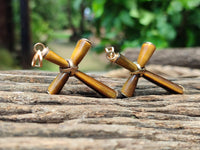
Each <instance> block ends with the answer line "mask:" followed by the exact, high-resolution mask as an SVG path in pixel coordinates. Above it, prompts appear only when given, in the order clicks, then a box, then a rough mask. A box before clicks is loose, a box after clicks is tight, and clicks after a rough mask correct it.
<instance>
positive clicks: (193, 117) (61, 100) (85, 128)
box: [0, 70, 200, 150]
mask: <svg viewBox="0 0 200 150" xmlns="http://www.w3.org/2000/svg"><path fill="white" fill-rule="evenodd" d="M56 74H57V73H52V72H42V71H36V70H35V71H0V149H30V150H33V149H48V150H49V149H50V150H54V149H72V150H75V149H78V150H82V149H101V150H102V149H103V150H110V149H139V150H143V149H150V150H151V149H152V150H155V149H194V150H198V149H200V91H199V90H200V77H193V78H170V80H171V81H174V82H175V83H177V84H180V85H182V86H184V88H185V94H184V95H179V94H170V93H168V92H167V91H165V90H163V89H161V88H160V87H157V86H156V85H154V84H152V83H150V82H148V81H146V80H144V79H140V80H139V83H138V86H137V88H136V94H135V96H134V97H131V98H124V99H120V98H119V99H110V98H102V97H101V96H100V95H98V94H97V93H96V92H95V91H93V90H92V89H90V88H88V87H87V86H85V85H84V84H83V83H81V82H80V81H78V80H77V79H75V78H74V77H71V78H70V79H69V81H68V82H67V84H65V86H64V88H63V90H62V91H61V93H60V94H58V95H48V94H47V93H46V91H47V88H48V85H49V84H50V83H51V81H52V80H53V79H54V77H55V76H56ZM92 76H93V77H94V78H95V79H97V80H99V81H101V82H103V83H105V84H106V85H108V86H109V87H111V88H114V89H116V90H120V89H121V87H122V85H123V83H124V82H125V81H126V78H108V77H104V76H100V75H97V74H93V75H92Z"/></svg>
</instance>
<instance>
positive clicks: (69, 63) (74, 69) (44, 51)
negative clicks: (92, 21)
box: [32, 39, 118, 98]
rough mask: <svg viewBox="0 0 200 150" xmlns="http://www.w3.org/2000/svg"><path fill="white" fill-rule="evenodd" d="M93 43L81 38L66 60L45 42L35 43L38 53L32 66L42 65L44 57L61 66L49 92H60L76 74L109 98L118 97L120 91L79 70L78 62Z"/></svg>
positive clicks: (35, 49)
mask: <svg viewBox="0 0 200 150" xmlns="http://www.w3.org/2000/svg"><path fill="white" fill-rule="evenodd" d="M91 45H92V44H91V42H90V41H89V40H87V39H80V40H79V41H78V42H77V44H76V47H75V49H74V51H73V53H72V55H71V58H70V59H66V60H65V59H64V58H62V57H60V56H59V55H57V54H56V53H54V52H53V51H51V50H49V48H47V47H45V46H44V45H43V44H41V43H37V44H35V46H34V51H35V52H36V53H35V55H34V57H33V60H32V66H39V67H40V66H42V59H43V58H44V59H46V60H48V61H50V62H52V63H54V64H57V65H59V66H60V73H58V75H57V77H56V78H55V79H54V80H53V82H52V83H51V84H50V85H49V87H48V93H49V94H57V93H59V92H60V91H61V89H62V88H63V86H64V85H65V83H66V82H67V80H68V78H69V77H70V76H75V77H76V78H77V79H79V80H80V81H82V82H83V83H85V84H86V85H87V86H89V87H90V88H92V89H94V90H95V91H96V92H98V93H99V94H101V95H103V96H105V97H109V98H116V97H117V95H118V93H117V92H116V91H115V90H113V89H111V88H110V87H108V86H106V85H105V84H103V83H101V82H99V81H97V80H96V79H94V78H92V77H90V76H89V75H87V74H85V73H83V72H81V71H79V70H78V64H79V63H80V62H81V60H82V59H83V58H84V56H85V55H86V53H87V52H88V50H89V49H90V47H91ZM37 60H39V65H36V62H37Z"/></svg>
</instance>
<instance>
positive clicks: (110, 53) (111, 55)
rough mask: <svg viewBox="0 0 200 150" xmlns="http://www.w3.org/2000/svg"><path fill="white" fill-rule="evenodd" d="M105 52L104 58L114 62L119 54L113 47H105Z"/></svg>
mask: <svg viewBox="0 0 200 150" xmlns="http://www.w3.org/2000/svg"><path fill="white" fill-rule="evenodd" d="M105 52H106V58H107V59H108V60H110V61H112V62H115V61H116V60H117V59H118V58H119V56H120V54H119V53H115V49H114V47H106V48H105Z"/></svg>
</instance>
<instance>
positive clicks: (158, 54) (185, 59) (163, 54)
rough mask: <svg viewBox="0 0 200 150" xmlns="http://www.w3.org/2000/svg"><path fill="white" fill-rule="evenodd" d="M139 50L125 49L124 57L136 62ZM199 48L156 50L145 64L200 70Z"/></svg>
mask: <svg viewBox="0 0 200 150" xmlns="http://www.w3.org/2000/svg"><path fill="white" fill-rule="evenodd" d="M139 51H140V50H139V49H127V50H126V51H125V52H124V53H125V54H124V55H125V56H126V57H127V58H129V59H130V60H131V61H136V60H137V58H138V55H139ZM199 58H200V47H194V48H168V49H163V50H161V49H159V48H157V49H156V51H155V52H154V54H153V55H152V57H151V58H150V60H149V62H148V63H147V64H156V65H172V66H182V67H190V68H198V69H199V68H200V59H199Z"/></svg>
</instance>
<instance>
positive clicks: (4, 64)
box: [0, 48, 16, 70]
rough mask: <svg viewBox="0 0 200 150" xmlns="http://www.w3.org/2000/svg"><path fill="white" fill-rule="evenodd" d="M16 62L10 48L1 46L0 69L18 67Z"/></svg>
mask: <svg viewBox="0 0 200 150" xmlns="http://www.w3.org/2000/svg"><path fill="white" fill-rule="evenodd" d="M15 63H16V62H15V61H14V59H13V57H12V55H11V54H10V53H9V52H8V50H6V49H2V48H0V70H7V69H13V68H15V69H16V64H15Z"/></svg>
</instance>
